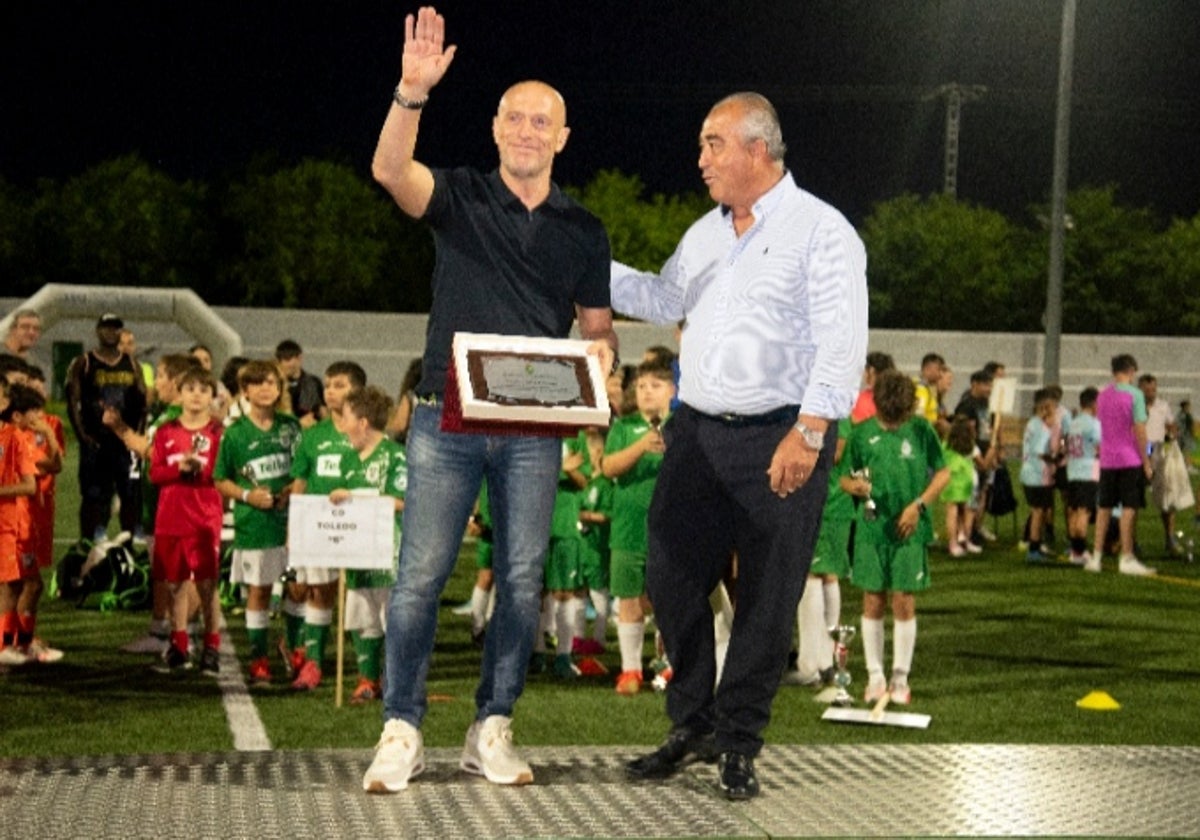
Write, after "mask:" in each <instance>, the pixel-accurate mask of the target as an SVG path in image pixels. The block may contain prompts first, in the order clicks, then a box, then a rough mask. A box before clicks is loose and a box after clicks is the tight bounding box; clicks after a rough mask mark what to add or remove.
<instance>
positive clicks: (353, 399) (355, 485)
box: [329, 387, 408, 705]
mask: <svg viewBox="0 0 1200 840" xmlns="http://www.w3.org/2000/svg"><path fill="white" fill-rule="evenodd" d="M391 409H392V401H391V399H390V398H389V397H388V396H387V394H385V393H384V392H383V391H381V390H379V389H378V388H375V387H369V388H362V389H359V390H356V391H352V392H351V393H350V394H349V395H348V396H347V397H346V399H345V403H344V405H343V408H342V431H344V432H345V434H346V437H347V438H348V439H349V441H350V445H351V446H352V447H353V448H354V451H355V453H356V454H357V457H356V458H355V459H354V463H353V464H352V465H351V466H350V467H349V469H347V470H346V473H345V476H344V479H343V487H342V488H339V489H337V490H334V491H333V492H331V493H330V494H329V500H330V501H331V502H334V503H335V504H339V503H341V502H344V501H345V500H347V499H349V498H350V497H351V495H354V494H355V493H356V492H362V491H364V490H367V491H374V492H376V493H379V494H381V495H384V496H391V497H392V498H393V499H395V509H396V547H397V550H398V549H399V546H400V526H401V519H402V514H403V512H404V493H405V491H406V490H407V489H408V460H407V458H406V457H405V454H404V447H403V446H401V445H400V444H398V443H396V442H395V441H394V440H392V439H391V438H389V437H388V436H387V435H386V434H385V433H384V428H385V427H386V426H387V421H388V415H389V414H390V413H391ZM395 583H396V575H395V573H394V572H393V571H392V570H391V569H386V570H384V569H347V570H346V629H347V630H349V631H350V637H351V639H352V640H353V642H354V653H355V656H356V659H357V661H358V685H357V687H355V689H354V693H353V694H352V695H351V696H350V702H351V703H353V704H355V705H359V704H362V703H367V702H369V701H371V700H379V699H381V698H382V697H383V689H382V685H381V678H382V675H383V639H384V633H385V631H386V629H387V625H386V621H387V604H388V597H389V596H390V595H391V591H392V586H393V585H395Z"/></svg>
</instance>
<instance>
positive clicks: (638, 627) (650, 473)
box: [601, 363, 675, 696]
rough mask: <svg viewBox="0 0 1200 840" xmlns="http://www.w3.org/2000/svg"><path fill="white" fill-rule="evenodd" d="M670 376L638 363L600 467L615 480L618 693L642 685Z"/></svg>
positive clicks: (613, 565)
mask: <svg viewBox="0 0 1200 840" xmlns="http://www.w3.org/2000/svg"><path fill="white" fill-rule="evenodd" d="M674 383H675V379H674V375H673V374H672V372H671V369H670V368H667V367H662V366H658V365H655V364H653V363H649V364H642V365H641V366H639V367H638V372H637V384H636V386H635V387H636V395H637V411H636V412H634V413H633V414H630V415H627V416H625V417H622V418H621V419H619V420H617V421H616V422H615V423H614V424H613V426H612V428H611V429H610V430H609V432H608V441H607V443H606V444H605V447H604V460H603V461H602V463H601V468H602V470H603V472H604V474H605V475H606V476H608V477H609V478H611V479H614V480H615V482H616V489H615V491H614V492H613V512H612V526H611V530H610V533H609V547H610V549H611V552H612V554H611V557H612V559H611V565H610V582H611V585H612V594H613V595H615V596H616V597H618V598H620V599H621V600H620V603H619V604H618V605H617V642H618V644H619V645H620V648H621V674H620V676H618V677H617V693H618V694H624V695H627V696H628V695H633V694H637V693H638V691H640V690H641V687H642V679H643V677H642V647H643V645H644V642H645V628H646V622H645V613H646V612H647V611H648V610H649V607H650V603H649V600H648V599H647V597H646V552H647V548H648V545H649V536H648V534H647V532H646V517H647V515H648V514H649V512H650V498H651V497H652V496H653V495H654V485H655V482H656V481H657V480H658V471H659V468H660V467H661V466H662V458H663V452H664V451H665V449H666V445H665V444H664V443H663V437H662V431H661V427H662V425H663V424H664V423H666V422H667V421H668V419H669V417H668V415H669V412H670V405H671V397H673V396H674V395H675V384H674Z"/></svg>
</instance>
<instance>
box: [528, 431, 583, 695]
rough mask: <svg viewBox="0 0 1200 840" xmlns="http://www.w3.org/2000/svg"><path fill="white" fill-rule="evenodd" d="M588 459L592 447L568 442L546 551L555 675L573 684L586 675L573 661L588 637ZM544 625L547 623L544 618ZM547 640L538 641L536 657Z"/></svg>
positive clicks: (547, 606) (576, 440)
mask: <svg viewBox="0 0 1200 840" xmlns="http://www.w3.org/2000/svg"><path fill="white" fill-rule="evenodd" d="M586 460H587V447H586V444H584V443H583V442H581V441H580V438H579V437H574V438H567V439H566V440H564V441H563V446H562V469H561V470H560V471H559V474H558V490H557V491H556V492H555V494H554V515H553V517H552V518H551V520H550V546H549V549H548V550H547V552H546V565H545V583H544V587H545V590H546V593H547V599H546V600H544V601H543V610H546V609H549V610H552V611H553V622H554V627H555V632H556V634H557V638H556V642H555V651H554V654H555V655H554V666H553V668H554V675H555V676H557V677H559V678H560V679H573V678H575V677H577V676H579V674H580V671H579V669H578V668H577V667H575V663H574V662H573V661H572V660H571V645H572V642H573V640H574V639H575V637H576V636H581V635H582V634H583V628H584V626H585V624H586V618H585V616H584V611H585V605H586V601H585V600H584V598H585V597H586V595H587V585H586V584H585V583H584V581H583V568H582V565H581V559H582V551H583V537H582V535H581V534H580V533H579V503H580V496H579V493H580V491H581V490H582V489H583V488H584V487H586V486H587V477H586V476H585V475H584V474H583V473H582V472H581V468H582V466H583V464H584V462H585V461H586ZM544 623H546V622H545V619H544ZM539 644H544V641H543V638H541V636H540V634H539V638H538V639H536V640H535V641H534V651H535V655H536V653H538V652H541V651H539Z"/></svg>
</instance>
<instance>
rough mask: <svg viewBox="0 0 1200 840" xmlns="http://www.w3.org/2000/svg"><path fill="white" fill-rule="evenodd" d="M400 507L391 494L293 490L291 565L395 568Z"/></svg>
mask: <svg viewBox="0 0 1200 840" xmlns="http://www.w3.org/2000/svg"><path fill="white" fill-rule="evenodd" d="M395 562H396V508H395V500H394V499H393V498H392V497H391V496H352V497H351V498H349V499H347V500H346V501H344V502H342V503H341V504H340V505H335V504H334V503H333V502H331V501H329V497H328V496H318V495H301V494H293V495H292V496H291V497H290V501H289V503H288V564H289V565H290V566H293V567H297V568H298V567H302V566H319V567H321V568H328V569H394V568H395Z"/></svg>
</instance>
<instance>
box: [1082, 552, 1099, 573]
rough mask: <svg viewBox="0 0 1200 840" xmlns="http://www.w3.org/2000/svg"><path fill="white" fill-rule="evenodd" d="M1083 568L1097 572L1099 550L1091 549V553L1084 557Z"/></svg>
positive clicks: (1086, 570)
mask: <svg viewBox="0 0 1200 840" xmlns="http://www.w3.org/2000/svg"><path fill="white" fill-rule="evenodd" d="M1083 570H1084V571H1085V572H1099V571H1100V552H1098V551H1093V552H1092V553H1091V554H1088V555H1087V556H1086V557H1085V558H1084V560H1083Z"/></svg>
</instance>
